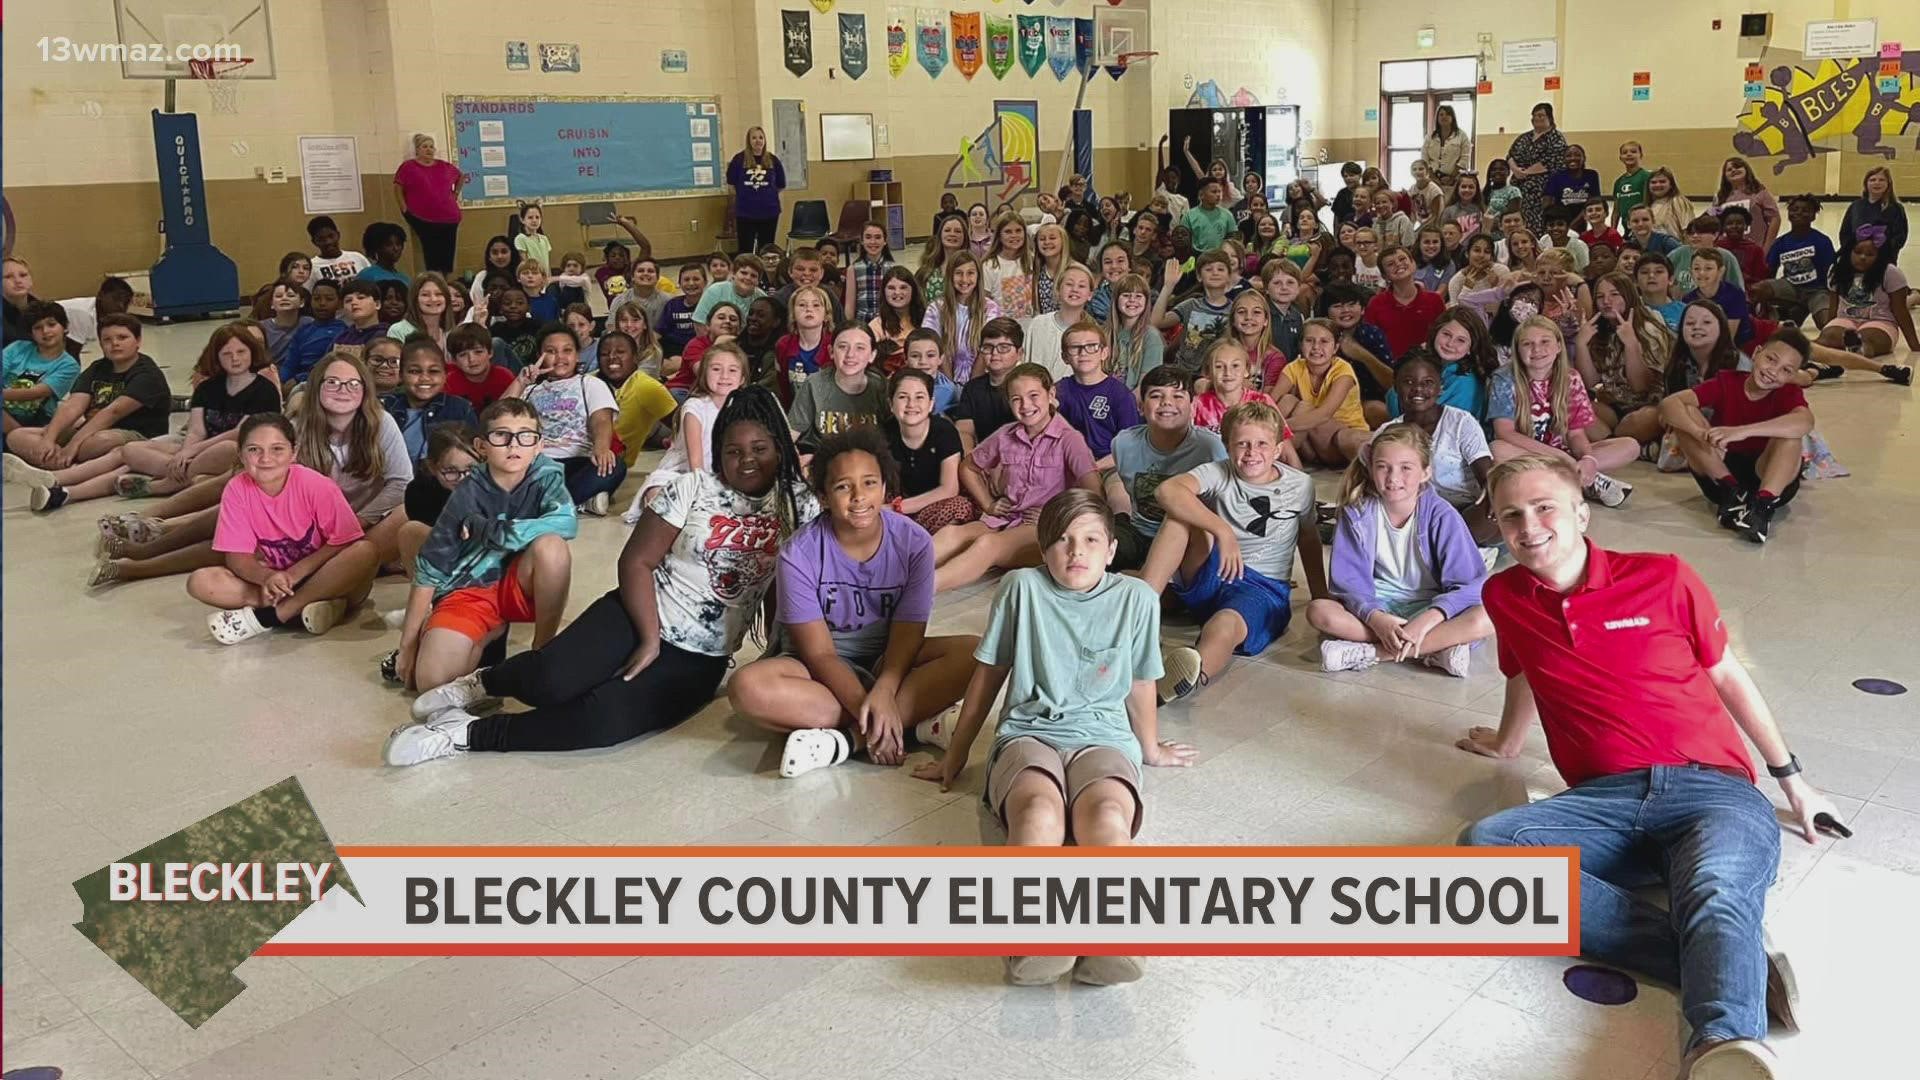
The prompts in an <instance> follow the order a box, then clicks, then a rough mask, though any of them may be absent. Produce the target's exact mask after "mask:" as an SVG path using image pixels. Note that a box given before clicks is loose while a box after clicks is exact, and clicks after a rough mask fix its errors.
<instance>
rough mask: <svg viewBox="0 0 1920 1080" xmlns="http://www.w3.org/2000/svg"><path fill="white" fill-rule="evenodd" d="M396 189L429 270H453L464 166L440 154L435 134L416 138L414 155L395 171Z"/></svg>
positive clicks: (443, 271)
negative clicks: (443, 158) (435, 144)
mask: <svg viewBox="0 0 1920 1080" xmlns="http://www.w3.org/2000/svg"><path fill="white" fill-rule="evenodd" d="M393 191H394V194H395V196H397V197H398V198H399V200H400V212H401V213H403V214H405V215H406V218H407V224H409V225H411V226H413V235H414V236H416V237H418V238H419V239H420V254H421V257H422V258H423V259H425V260H426V264H427V269H428V270H431V271H434V272H435V273H440V274H451V273H453V249H454V243H455V241H456V239H457V238H458V236H459V234H460V201H459V199H458V197H457V196H458V193H459V191H460V166H458V165H455V164H454V163H453V162H451V161H443V160H441V159H440V158H439V157H437V156H436V147H435V146H434V142H433V136H431V135H427V134H417V135H415V136H414V137H413V156H412V157H410V158H408V159H407V160H405V161H403V162H401V163H400V167H399V168H398V169H395V170H394V171H393Z"/></svg>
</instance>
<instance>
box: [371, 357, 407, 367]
mask: <svg viewBox="0 0 1920 1080" xmlns="http://www.w3.org/2000/svg"><path fill="white" fill-rule="evenodd" d="M367 366H368V367H376V368H397V367H399V366H400V358H399V357H397V356H369V357H367Z"/></svg>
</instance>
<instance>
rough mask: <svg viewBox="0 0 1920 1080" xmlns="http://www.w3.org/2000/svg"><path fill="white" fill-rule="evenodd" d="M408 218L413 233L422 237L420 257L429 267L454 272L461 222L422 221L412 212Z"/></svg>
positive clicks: (443, 272)
mask: <svg viewBox="0 0 1920 1080" xmlns="http://www.w3.org/2000/svg"><path fill="white" fill-rule="evenodd" d="M403 213H404V211H403ZM406 218H407V224H409V225H411V226H413V235H415V236H417V237H419V238H420V258H421V261H423V262H425V263H426V264H427V269H429V270H433V271H436V272H438V273H442V274H451V273H453V249H454V244H455V241H456V239H457V238H458V237H459V234H460V223H459V222H457V221H422V220H421V219H419V218H417V217H414V216H413V215H412V214H407V215H406Z"/></svg>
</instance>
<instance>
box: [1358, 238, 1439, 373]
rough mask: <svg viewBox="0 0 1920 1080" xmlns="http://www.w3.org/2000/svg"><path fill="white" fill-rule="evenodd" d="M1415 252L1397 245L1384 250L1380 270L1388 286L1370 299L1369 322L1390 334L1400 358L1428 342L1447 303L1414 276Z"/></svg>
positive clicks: (1390, 345)
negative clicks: (1434, 324) (1435, 323)
mask: <svg viewBox="0 0 1920 1080" xmlns="http://www.w3.org/2000/svg"><path fill="white" fill-rule="evenodd" d="M1413 271H1414V265H1413V252H1411V251H1408V250H1407V249H1406V248H1403V247H1399V246H1397V245H1396V246H1394V247H1390V248H1388V249H1387V250H1385V251H1383V252H1381V253H1380V273H1381V275H1382V276H1384V277H1385V278H1386V279H1387V287H1386V288H1384V289H1381V290H1380V291H1379V292H1377V293H1374V294H1373V299H1371V300H1368V301H1367V312H1366V316H1365V318H1366V321H1367V322H1368V323H1369V324H1371V325H1373V326H1377V327H1379V328H1380V332H1381V333H1383V334H1385V335H1387V349H1388V351H1389V352H1390V353H1391V354H1392V358H1393V359H1395V360H1398V359H1399V358H1400V357H1402V356H1405V355H1406V354H1407V350H1408V349H1411V348H1413V347H1414V346H1415V345H1425V344H1426V343H1427V334H1428V333H1430V332H1431V331H1432V330H1433V323H1434V320H1436V319H1438V318H1439V317H1440V315H1441V313H1442V312H1444V311H1446V309H1447V302H1446V301H1445V300H1442V299H1441V298H1440V294H1439V293H1437V292H1434V291H1433V290H1432V289H1423V288H1421V287H1420V283H1419V282H1418V281H1416V280H1414V276H1413Z"/></svg>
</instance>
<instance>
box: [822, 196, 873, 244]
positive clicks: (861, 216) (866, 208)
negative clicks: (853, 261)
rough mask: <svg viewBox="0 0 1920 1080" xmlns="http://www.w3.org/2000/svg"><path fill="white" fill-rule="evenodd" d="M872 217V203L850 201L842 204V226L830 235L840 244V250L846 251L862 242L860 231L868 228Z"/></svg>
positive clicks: (857, 200) (860, 200) (861, 200)
mask: <svg viewBox="0 0 1920 1080" xmlns="http://www.w3.org/2000/svg"><path fill="white" fill-rule="evenodd" d="M872 216H873V204H872V203H869V202H868V201H867V200H865V199H848V200H847V201H846V202H843V203H841V204H840V224H839V225H837V226H835V227H834V230H833V232H832V233H831V234H829V235H831V236H832V237H833V239H834V240H835V241H836V242H837V243H839V245H840V250H842V251H846V250H848V249H849V248H850V247H851V246H852V245H854V244H858V243H859V242H860V230H862V229H864V228H866V227H867V222H868V221H869V220H871V219H872Z"/></svg>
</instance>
